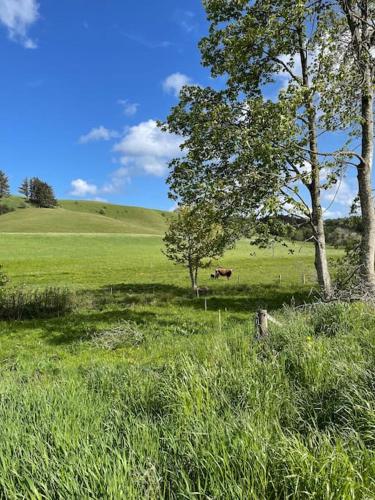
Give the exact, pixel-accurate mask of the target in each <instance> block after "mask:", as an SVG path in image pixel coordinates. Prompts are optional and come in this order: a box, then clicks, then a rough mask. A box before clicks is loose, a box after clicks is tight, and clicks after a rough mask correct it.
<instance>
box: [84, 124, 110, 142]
mask: <svg viewBox="0 0 375 500" xmlns="http://www.w3.org/2000/svg"><path fill="white" fill-rule="evenodd" d="M117 137H119V133H118V132H116V131H115V130H109V129H108V128H105V127H103V126H100V127H96V128H93V129H91V130H90V132H88V133H87V134H85V135H81V137H80V138H79V143H80V144H87V143H88V142H97V141H110V140H111V139H116V138H117Z"/></svg>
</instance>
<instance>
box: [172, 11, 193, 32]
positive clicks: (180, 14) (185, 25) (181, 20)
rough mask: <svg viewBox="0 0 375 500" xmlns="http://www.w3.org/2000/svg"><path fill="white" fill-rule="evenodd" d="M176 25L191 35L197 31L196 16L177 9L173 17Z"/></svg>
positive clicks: (190, 12)
mask: <svg viewBox="0 0 375 500" xmlns="http://www.w3.org/2000/svg"><path fill="white" fill-rule="evenodd" d="M174 19H175V21H176V23H177V24H178V25H179V26H180V28H182V29H183V30H184V31H185V32H186V33H191V32H192V31H194V30H196V29H197V26H198V24H197V21H196V15H195V14H194V12H192V11H191V10H181V9H177V10H176V12H175V15H174Z"/></svg>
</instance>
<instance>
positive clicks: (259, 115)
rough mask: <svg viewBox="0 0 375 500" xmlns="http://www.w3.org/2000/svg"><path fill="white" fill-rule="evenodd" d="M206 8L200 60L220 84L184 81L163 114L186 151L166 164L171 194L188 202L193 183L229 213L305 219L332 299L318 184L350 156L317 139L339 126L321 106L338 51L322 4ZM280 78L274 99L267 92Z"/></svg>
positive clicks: (266, 1) (211, 4)
mask: <svg viewBox="0 0 375 500" xmlns="http://www.w3.org/2000/svg"><path fill="white" fill-rule="evenodd" d="M204 5H205V8H206V11H207V16H208V20H209V22H210V30H209V35H208V36H207V37H205V38H204V39H203V40H202V41H201V43H200V48H201V52H202V60H203V63H204V64H205V65H206V66H209V67H210V68H211V73H212V75H213V76H214V77H217V76H224V77H226V84H225V90H224V91H223V92H215V91H214V90H212V89H199V88H193V87H187V88H185V89H184V90H183V91H182V93H181V98H180V99H181V100H180V103H179V105H178V106H177V107H176V108H175V109H174V110H173V111H172V113H171V115H170V116H169V118H168V121H167V126H166V129H168V130H169V131H172V132H176V133H180V134H181V135H183V136H184V137H185V146H186V147H187V149H186V151H187V153H186V155H185V156H183V157H182V158H178V159H175V160H174V161H173V162H172V172H171V176H170V182H171V187H172V192H173V193H174V194H175V195H176V196H177V197H179V196H180V197H182V199H184V198H186V196H188V194H189V189H188V188H187V187H188V186H189V185H190V187H191V188H192V187H193V189H190V194H192V195H193V196H194V195H195V196H203V197H211V196H216V197H219V198H220V197H221V201H222V200H223V199H224V198H226V199H227V203H224V205H225V206H226V209H231V208H234V207H236V208H238V209H240V210H244V209H245V207H248V206H250V207H251V208H252V209H253V210H254V207H256V206H257V207H258V208H257V210H258V212H260V213H262V212H263V214H264V213H265V212H266V213H267V211H268V212H270V211H272V210H276V211H277V210H280V209H284V210H285V209H288V210H291V211H292V212H295V213H297V214H298V215H303V216H304V217H306V219H307V221H308V223H309V224H310V226H311V229H312V233H313V240H314V244H315V267H316V271H317V276H318V281H319V284H320V286H321V288H322V290H323V292H324V294H325V295H326V296H327V297H328V296H330V295H331V293H332V285H331V278H330V274H329V270H328V264H327V254H326V242H325V233H324V219H323V215H324V214H323V209H322V202H321V190H322V189H326V188H329V187H332V185H333V184H334V183H335V182H336V181H337V177H338V175H339V173H341V175H342V169H343V166H344V165H345V162H346V161H350V160H351V159H352V157H353V155H354V153H353V152H352V151H349V150H348V146H347V143H346V141H345V140H343V141H342V143H341V144H339V145H338V144H337V141H336V142H335V148H333V149H332V150H330V151H326V149H325V148H323V145H322V142H321V141H320V140H319V138H320V137H322V136H323V135H324V134H327V133H330V132H332V131H334V130H335V124H336V122H335V119H336V117H335V116H334V115H333V114H332V113H330V114H329V118H327V117H326V116H325V111H326V109H327V108H326V107H324V106H322V105H321V102H323V103H324V104H325V103H326V102H327V99H326V100H324V99H323V97H322V96H324V93H325V92H326V88H327V87H326V81H327V74H326V73H325V69H326V68H327V67H328V66H331V67H333V64H334V61H335V58H336V55H337V54H336V52H335V51H334V50H331V51H327V50H325V48H326V46H327V45H329V44H330V43H331V41H330V38H329V37H330V36H331V35H332V25H333V23H331V24H330V23H329V22H328V21H327V18H328V17H329V16H328V14H327V9H326V8H325V7H326V6H322V5H321V3H320V2H319V1H318V2H306V1H301V0H277V1H275V0H256V1H251V2H249V1H248V0H237V1H235V2H234V1H233V2H228V1H227V0H204ZM323 7H324V8H323ZM328 10H329V9H328ZM321 19H323V20H324V22H323V21H321ZM280 80H282V81H283V82H284V84H283V88H281V89H278V95H277V96H275V95H274V96H273V99H270V98H267V92H270V91H273V92H274V94H275V88H276V87H277V83H278V82H280ZM327 92H328V93H329V95H330V96H331V95H332V93H331V88H329V89H328V88H327ZM274 101H275V102H274ZM202 165H203V168H202ZM187 199H189V198H187ZM219 205H220V202H219Z"/></svg>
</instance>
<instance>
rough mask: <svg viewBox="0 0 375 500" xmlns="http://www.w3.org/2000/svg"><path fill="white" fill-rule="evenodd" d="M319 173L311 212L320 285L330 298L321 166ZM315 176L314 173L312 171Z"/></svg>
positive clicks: (313, 190) (326, 296)
mask: <svg viewBox="0 0 375 500" xmlns="http://www.w3.org/2000/svg"><path fill="white" fill-rule="evenodd" d="M317 170H318V175H317V176H316V177H317V179H316V180H315V181H314V182H313V183H312V186H311V189H310V193H311V204H312V214H311V219H312V220H311V225H312V229H313V236H314V244H315V261H314V263H315V269H316V274H317V277H318V283H319V287H320V288H321V290H322V291H323V294H324V297H325V298H330V297H331V296H332V283H331V276H330V273H329V269H328V260H327V249H326V239H325V232H324V221H323V214H322V207H321V203H320V190H319V187H318V188H317V187H316V182H319V180H320V175H319V167H318V168H317ZM312 176H313V177H314V174H313V173H312Z"/></svg>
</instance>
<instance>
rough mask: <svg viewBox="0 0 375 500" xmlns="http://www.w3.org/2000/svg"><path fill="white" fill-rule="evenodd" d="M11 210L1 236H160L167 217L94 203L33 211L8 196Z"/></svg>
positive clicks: (64, 204) (3, 218)
mask: <svg viewBox="0 0 375 500" xmlns="http://www.w3.org/2000/svg"><path fill="white" fill-rule="evenodd" d="M3 204H6V205H7V206H8V207H9V208H11V209H12V210H13V211H12V212H9V213H7V214H4V215H1V216H0V232H3V233H120V234H121V233H132V234H163V233H164V232H165V229H166V227H167V220H168V217H169V216H170V214H169V213H168V212H162V211H160V210H151V209H146V208H138V207H127V206H120V205H112V204H110V203H102V202H96V201H73V200H65V201H64V200H63V201H60V202H59V207H58V208H55V209H44V208H34V207H31V206H29V205H28V204H26V203H25V202H24V201H23V200H22V199H21V198H18V197H15V196H14V197H10V198H8V199H7V200H6V201H5V202H3Z"/></svg>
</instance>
